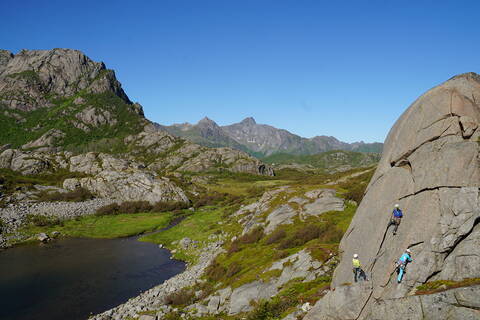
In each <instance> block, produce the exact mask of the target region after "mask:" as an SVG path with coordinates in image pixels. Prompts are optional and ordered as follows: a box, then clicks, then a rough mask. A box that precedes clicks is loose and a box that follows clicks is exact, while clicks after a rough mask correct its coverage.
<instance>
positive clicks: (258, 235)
mask: <svg viewBox="0 0 480 320" xmlns="http://www.w3.org/2000/svg"><path fill="white" fill-rule="evenodd" d="M263 235H264V234H263V229H262V228H261V227H257V228H255V229H253V230H252V231H250V232H249V233H247V234H244V235H243V236H241V237H240V238H239V239H238V241H239V242H240V243H243V244H250V243H256V242H258V241H259V240H260V239H262V238H263Z"/></svg>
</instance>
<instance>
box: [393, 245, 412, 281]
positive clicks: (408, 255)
mask: <svg viewBox="0 0 480 320" xmlns="http://www.w3.org/2000/svg"><path fill="white" fill-rule="evenodd" d="M412 261H413V260H412V251H411V250H410V249H407V250H405V253H404V254H402V256H401V257H400V259H398V261H397V262H396V265H395V269H396V270H397V274H398V277H397V282H398V283H400V282H402V279H403V276H404V274H405V268H406V267H407V264H408V263H410V262H412Z"/></svg>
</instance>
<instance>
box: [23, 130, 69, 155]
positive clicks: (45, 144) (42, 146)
mask: <svg viewBox="0 0 480 320" xmlns="http://www.w3.org/2000/svg"><path fill="white" fill-rule="evenodd" d="M64 137H65V133H64V132H62V131H61V130H57V129H51V130H48V131H47V132H45V133H44V134H43V135H42V136H41V137H40V138H38V139H36V140H35V141H30V142H29V143H26V144H24V145H23V146H22V149H33V148H37V151H51V150H55V148H54V147H55V146H56V145H57V143H59V142H60V141H61V140H62V139H63V138H64Z"/></svg>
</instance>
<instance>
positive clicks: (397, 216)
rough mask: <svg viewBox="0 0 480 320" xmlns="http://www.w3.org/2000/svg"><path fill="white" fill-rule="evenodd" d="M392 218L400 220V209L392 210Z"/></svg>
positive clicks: (401, 215)
mask: <svg viewBox="0 0 480 320" xmlns="http://www.w3.org/2000/svg"><path fill="white" fill-rule="evenodd" d="M393 216H394V217H395V218H402V217H403V213H402V210H400V209H395V210H393Z"/></svg>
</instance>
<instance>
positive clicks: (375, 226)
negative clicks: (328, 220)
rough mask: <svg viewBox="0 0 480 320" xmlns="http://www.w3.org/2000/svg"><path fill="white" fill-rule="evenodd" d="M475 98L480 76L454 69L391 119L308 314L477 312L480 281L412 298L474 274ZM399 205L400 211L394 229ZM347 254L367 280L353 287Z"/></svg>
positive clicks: (479, 260)
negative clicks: (408, 258) (399, 269)
mask: <svg viewBox="0 0 480 320" xmlns="http://www.w3.org/2000/svg"><path fill="white" fill-rule="evenodd" d="M479 101H480V75H477V74H475V73H466V74H462V75H458V76H455V77H453V78H451V79H450V80H448V81H446V82H445V83H443V84H441V85H439V86H437V87H435V88H433V89H431V90H429V91H428V92H427V93H425V94H424V95H422V96H421V97H420V98H418V99H417V100H416V101H415V102H414V103H413V104H412V105H411V106H410V107H409V108H408V109H407V110H406V111H405V112H404V113H403V115H402V116H401V117H400V119H399V120H398V121H397V122H396V123H395V125H394V126H393V128H392V129H391V131H390V133H389V134H388V137H387V139H386V141H385V147H384V153H383V155H382V159H381V160H380V163H379V165H378V168H377V170H376V172H375V174H374V176H373V178H372V180H371V182H370V184H369V186H368V188H367V190H366V194H365V197H364V199H363V201H362V203H361V204H360V206H359V208H358V210H357V212H356V214H355V217H354V218H353V220H352V223H351V224H350V227H349V228H348V230H347V232H346V233H345V235H344V237H343V239H342V241H341V244H340V252H341V254H342V259H341V262H340V264H339V265H338V267H337V268H336V270H335V273H334V277H333V281H332V291H330V292H329V293H328V294H327V296H325V297H324V298H323V299H321V300H320V301H319V302H318V303H317V304H316V305H315V306H314V308H313V309H312V310H311V311H310V312H309V313H308V314H307V315H306V317H305V318H304V319H305V320H327V319H338V320H340V319H342V320H344V319H345V320H346V319H387V318H388V319H394V318H395V317H394V316H393V315H398V314H401V315H402V316H399V317H397V318H398V319H400V318H402V319H479V318H480V300H479V299H478V296H479V294H480V287H479V286H471V287H468V288H461V289H451V290H447V291H444V292H443V293H435V294H431V295H422V296H417V295H415V292H416V288H417V287H418V286H419V285H422V284H425V283H427V282H432V281H436V280H451V281H461V280H463V279H469V278H479V277H480V224H479V222H480V206H479V187H480V165H479V164H480V158H479V151H480V143H479V136H480V130H478V124H479V123H480V105H479V104H478V103H479ZM396 203H398V204H400V207H401V209H402V210H403V212H404V217H403V219H402V221H401V224H400V226H399V228H398V233H397V234H396V235H393V233H392V228H391V229H388V230H387V229H386V227H387V225H388V222H389V220H390V217H391V212H392V209H393V206H394V204H396ZM407 248H409V249H410V250H412V258H413V262H412V263H410V264H409V265H408V267H407V273H406V276H405V277H404V280H403V281H402V283H400V284H398V283H397V281H396V279H395V278H396V274H395V265H394V262H395V261H397V259H398V258H399V257H400V256H401V254H402V253H403V252H404V251H405V249H407ZM354 253H358V254H359V256H360V261H361V262H362V264H363V268H364V270H365V271H366V272H367V274H368V276H369V278H370V280H371V281H369V282H366V283H353V284H352V282H353V279H352V262H351V259H352V256H353V254H354ZM474 297H477V298H476V299H475V298H474ZM387 315H388V316H387ZM390 315H392V316H390ZM397 318H395V319H397Z"/></svg>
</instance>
